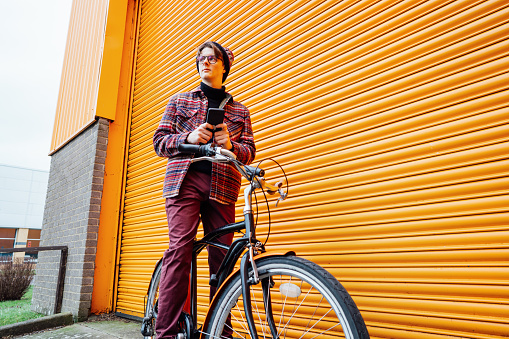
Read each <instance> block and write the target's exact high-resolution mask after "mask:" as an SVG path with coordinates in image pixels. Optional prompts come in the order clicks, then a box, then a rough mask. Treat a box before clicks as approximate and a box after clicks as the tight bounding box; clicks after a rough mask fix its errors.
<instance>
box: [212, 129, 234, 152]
mask: <svg viewBox="0 0 509 339" xmlns="http://www.w3.org/2000/svg"><path fill="white" fill-rule="evenodd" d="M214 141H215V143H216V144H218V145H221V146H222V147H223V148H225V149H228V150H229V149H231V148H232V143H231V141H230V133H229V132H228V126H226V124H225V123H222V124H219V125H216V132H215V134H214Z"/></svg>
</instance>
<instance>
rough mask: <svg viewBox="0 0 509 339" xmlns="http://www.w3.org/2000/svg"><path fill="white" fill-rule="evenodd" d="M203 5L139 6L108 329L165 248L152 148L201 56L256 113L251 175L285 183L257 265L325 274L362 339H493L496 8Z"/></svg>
mask: <svg viewBox="0 0 509 339" xmlns="http://www.w3.org/2000/svg"><path fill="white" fill-rule="evenodd" d="M214 5H216V7H210V6H204V4H203V2H192V1H179V2H172V3H168V2H166V1H161V0H160V1H155V0H152V1H148V0H146V1H142V2H141V20H140V28H139V41H138V45H137V48H138V49H137V61H136V73H135V79H134V95H133V101H132V118H131V131H130V139H129V158H128V164H127V179H126V190H125V199H124V203H125V205H124V214H123V225H122V244H121V256H120V273H119V281H118V294H117V296H118V299H117V303H116V310H117V312H122V313H129V314H134V315H138V316H141V314H142V310H143V297H144V295H145V292H146V288H147V286H148V283H149V279H150V273H151V270H152V268H153V265H154V264H155V262H156V260H157V259H158V258H159V257H160V255H161V253H162V252H163V251H164V249H165V248H166V247H167V227H166V220H165V214H164V209H163V199H162V198H160V196H161V187H162V181H163V171H164V165H165V161H164V160H163V159H158V158H157V157H156V156H155V155H154V153H153V150H152V143H151V137H152V135H153V132H154V130H155V128H156V126H157V124H158V122H159V119H160V117H161V114H162V112H163V109H164V106H165V104H166V102H167V100H168V98H169V97H170V96H171V95H172V94H174V93H177V92H181V91H185V90H189V89H191V88H193V87H194V86H196V85H197V84H198V81H197V80H198V76H197V74H196V69H195V64H194V61H193V57H194V51H195V48H196V46H198V45H199V44H200V43H201V42H203V41H205V40H208V39H211V38H212V39H214V40H217V41H219V42H220V43H223V44H224V45H226V46H230V47H231V48H232V50H233V51H234V53H235V54H236V56H237V58H236V60H237V61H236V63H235V64H234V66H233V68H232V71H231V75H230V76H229V80H228V82H227V88H228V90H230V91H231V92H232V93H233V94H234V96H235V98H236V99H237V100H239V101H241V102H243V103H244V104H245V105H246V106H247V107H249V108H250V110H251V112H252V120H253V128H254V131H255V138H256V142H257V149H258V155H257V158H258V159H260V160H261V159H265V158H268V157H273V158H275V159H277V160H278V161H279V162H280V163H281V164H282V165H283V166H284V168H285V170H286V171H287V174H288V175H289V182H290V185H291V190H290V199H289V200H288V201H286V202H285V203H284V204H282V206H281V207H280V208H278V209H273V211H272V214H271V217H272V221H273V224H272V229H271V231H272V234H271V238H270V241H269V248H272V249H274V248H279V249H293V250H295V251H296V252H297V253H298V254H299V255H302V256H305V257H307V258H309V259H311V260H313V261H315V262H317V263H318V264H320V265H323V266H324V267H326V268H327V269H328V270H330V271H331V272H332V273H333V274H334V275H335V276H336V277H337V278H338V279H339V280H340V281H341V282H343V284H344V285H345V287H346V288H347V289H348V291H350V293H351V294H352V296H353V297H354V299H355V301H356V302H357V304H358V306H359V308H360V309H361V311H362V314H363V316H364V318H365V320H366V323H367V324H368V326H369V331H370V334H371V336H372V338H405V339H407V338H443V337H444V336H452V337H469V338H498V337H504V336H506V335H507V334H508V333H509V324H508V319H509V307H508V306H509V305H508V304H509V298H508V297H509V288H508V282H509V269H508V265H507V263H508V259H507V258H509V248H508V247H509V246H508V243H509V241H508V237H509V232H508V220H509V218H508V216H509V215H508V213H507V210H508V206H509V199H508V196H507V192H508V180H507V174H508V164H509V162H508V160H507V154H508V150H509V145H508V143H507V139H508V135H509V128H508V124H507V120H508V117H509V115H508V112H509V107H508V100H507V98H508V92H507V89H508V86H509V82H508V81H507V69H508V65H509V57H508V52H509V48H508V44H507V37H508V32H509V23H508V21H509V15H508V14H509V10H508V8H507V6H508V5H509V4H507V3H506V2H505V1H378V2H375V1H342V2H339V3H335V2H332V1H310V2H309V1H291V2H290V1H271V2H259V1H238V2H235V3H228V4H226V3H223V2H214ZM212 8H214V9H213V10H212ZM268 173H269V176H276V175H277V170H276V169H275V168H274V170H269V172H268ZM241 203H242V199H241V200H240V201H239V214H240V205H241ZM266 222H267V215H266V213H262V214H261V215H260V218H259V228H258V234H259V237H260V238H263V237H264V234H265V232H266V230H267V226H266ZM200 264H202V266H205V259H203V258H202V259H200ZM199 284H200V286H201V287H200V290H199V293H200V295H201V299H200V307H199V310H200V311H201V312H202V313H203V312H204V311H205V310H206V305H207V301H208V299H207V290H208V289H207V277H206V274H203V273H202V275H201V276H200V279H199Z"/></svg>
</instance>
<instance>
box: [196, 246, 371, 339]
mask: <svg viewBox="0 0 509 339" xmlns="http://www.w3.org/2000/svg"><path fill="white" fill-rule="evenodd" d="M256 264H257V267H258V274H259V278H260V281H261V283H259V284H258V285H253V286H251V306H252V310H253V318H254V320H255V323H256V329H257V335H258V337H259V338H281V339H282V338H302V339H312V338H331V339H332V338H347V339H366V338H369V334H368V331H367V329H366V325H365V324H364V320H363V319H362V316H361V314H360V312H359V310H358V309H357V306H356V305H355V303H354V301H353V300H352V298H351V297H350V295H349V294H348V292H347V291H346V290H345V288H344V287H343V286H342V285H341V284H340V283H339V282H338V280H337V279H336V278H334V276H332V275H331V274H330V273H329V272H327V271H326V270H325V269H323V268H322V267H320V266H318V265H316V264H315V263H312V262H310V261H308V260H305V259H302V258H299V257H286V256H274V257H267V258H262V259H260V260H259V261H257V263H256ZM250 273H251V272H250ZM218 298H219V299H218V301H217V303H216V305H215V307H214V309H213V310H211V312H212V313H211V317H210V321H209V323H208V325H207V329H206V332H205V333H206V334H207V335H208V337H207V336H206V338H224V337H222V336H221V334H222V333H223V329H225V328H231V329H233V337H234V338H235V337H240V338H251V336H250V333H249V328H248V325H247V321H246V317H245V315H244V303H243V299H244V298H243V296H242V284H241V278H240V274H237V275H236V276H235V277H234V278H233V279H232V280H231V281H230V282H229V283H228V285H227V286H226V288H225V289H224V290H223V292H222V293H221V295H220V296H218ZM230 314H231V324H230V321H229V320H227V319H228V316H229V315H230Z"/></svg>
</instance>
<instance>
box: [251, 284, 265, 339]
mask: <svg viewBox="0 0 509 339" xmlns="http://www.w3.org/2000/svg"><path fill="white" fill-rule="evenodd" d="M251 295H252V303H251V305H253V304H254V305H255V308H256V314H257V315H258V320H259V321H260V327H261V329H262V335H263V337H264V338H265V328H266V327H265V324H264V323H262V318H261V317H260V310H259V309H258V302H257V301H256V296H255V293H254V288H251Z"/></svg>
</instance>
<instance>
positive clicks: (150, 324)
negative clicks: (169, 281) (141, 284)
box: [141, 261, 162, 339]
mask: <svg viewBox="0 0 509 339" xmlns="http://www.w3.org/2000/svg"><path fill="white" fill-rule="evenodd" d="M161 268H162V261H160V262H159V263H158V264H157V266H156V268H155V269H154V273H153V275H152V279H151V280H150V286H149V289H148V294H147V303H146V305H145V318H144V319H143V323H142V330H141V333H142V334H143V337H144V339H152V338H154V339H155V337H156V334H155V328H156V318H157V312H158V307H157V301H158V300H159V281H160V279H161Z"/></svg>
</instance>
